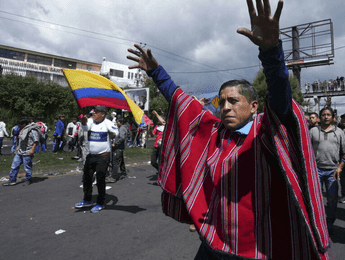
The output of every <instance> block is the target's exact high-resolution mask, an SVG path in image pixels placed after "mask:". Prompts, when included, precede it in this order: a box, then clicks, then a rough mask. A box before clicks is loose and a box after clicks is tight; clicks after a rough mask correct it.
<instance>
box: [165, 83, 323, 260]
mask: <svg viewBox="0 0 345 260" xmlns="http://www.w3.org/2000/svg"><path fill="white" fill-rule="evenodd" d="M293 113H294V125H291V126H288V127H285V126H284V125H282V124H281V123H280V121H279V119H278V118H277V116H276V115H275V114H274V113H273V112H272V111H270V109H269V108H267V106H266V110H265V113H264V114H260V115H259V116H257V118H256V119H255V120H254V123H253V125H252V127H251V130H250V132H249V134H248V135H247V136H246V135H241V134H239V133H236V134H234V135H232V136H231V142H230V143H229V144H228V140H229V138H230V132H229V130H227V129H226V128H224V126H223V124H222V123H221V122H220V120H219V119H218V118H216V117H214V116H213V115H211V113H209V112H207V111H204V110H202V106H201V104H200V103H199V102H198V101H196V100H194V99H193V98H192V97H190V96H188V95H187V94H186V93H184V92H183V91H182V90H180V89H177V90H176V91H175V93H174V95H173V98H172V101H171V104H170V110H169V115H168V122H167V126H166V132H165V135H164V144H163V148H162V158H161V169H160V176H159V182H160V184H161V186H162V188H163V195H162V205H163V211H164V213H165V214H166V215H168V216H170V217H172V218H174V219H176V220H178V221H180V222H188V223H191V222H193V223H194V224H195V226H196V229H197V231H198V233H199V235H200V236H201V239H202V240H204V241H205V242H206V243H207V244H208V245H209V246H210V247H211V248H212V249H213V250H219V251H221V252H225V253H228V254H229V255H232V254H234V255H238V256H241V257H244V258H245V259H246V258H248V259H289V260H291V259H296V260H297V259H298V260H301V259H303V260H305V259H328V254H327V252H326V250H327V248H328V247H329V235H328V232H327V225H326V220H325V219H326V218H325V211H324V204H323V199H322V196H321V190H320V184H319V179H318V174H317V169H316V164H315V158H314V154H313V150H312V147H311V142H310V139H309V132H308V126H307V125H306V123H305V119H304V114H303V112H302V111H301V109H300V107H299V106H298V104H297V103H296V102H295V101H293Z"/></svg>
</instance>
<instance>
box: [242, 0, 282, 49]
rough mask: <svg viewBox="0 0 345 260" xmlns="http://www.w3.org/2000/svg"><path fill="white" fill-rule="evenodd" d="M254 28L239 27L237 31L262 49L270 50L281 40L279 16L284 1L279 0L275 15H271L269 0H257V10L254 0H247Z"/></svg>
mask: <svg viewBox="0 0 345 260" xmlns="http://www.w3.org/2000/svg"><path fill="white" fill-rule="evenodd" d="M247 5H248V11H249V16H250V24H251V28H252V30H249V29H247V28H239V29H237V32H238V33H239V34H242V35H244V36H246V37H248V38H249V39H250V40H251V41H252V42H253V43H254V44H256V45H258V46H259V47H260V49H261V50H262V51H265V50H268V49H270V48H272V47H273V46H275V45H276V44H277V43H278V42H279V18H280V15H281V12H282V9H283V1H282V0H279V2H278V6H277V10H276V12H275V14H274V16H273V17H272V16H271V6H270V2H269V0H263V4H262V0H256V9H257V12H256V11H255V8H254V5H253V1H252V0H247Z"/></svg>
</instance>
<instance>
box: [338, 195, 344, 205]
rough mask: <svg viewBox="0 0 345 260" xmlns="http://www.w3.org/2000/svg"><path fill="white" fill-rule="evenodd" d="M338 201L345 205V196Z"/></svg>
mask: <svg viewBox="0 0 345 260" xmlns="http://www.w3.org/2000/svg"><path fill="white" fill-rule="evenodd" d="M338 201H339V203H343V204H344V203H345V196H343V197H341V198H340V199H339V200H338Z"/></svg>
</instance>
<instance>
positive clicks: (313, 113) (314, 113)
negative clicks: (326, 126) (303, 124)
mask: <svg viewBox="0 0 345 260" xmlns="http://www.w3.org/2000/svg"><path fill="white" fill-rule="evenodd" d="M311 115H316V117H317V118H319V115H318V114H317V113H316V112H312V113H310V114H309V116H311Z"/></svg>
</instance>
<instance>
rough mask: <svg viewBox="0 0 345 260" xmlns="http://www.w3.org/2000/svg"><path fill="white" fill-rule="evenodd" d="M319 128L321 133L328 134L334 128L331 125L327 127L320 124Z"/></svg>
mask: <svg viewBox="0 0 345 260" xmlns="http://www.w3.org/2000/svg"><path fill="white" fill-rule="evenodd" d="M321 128H322V130H323V131H325V132H329V131H331V130H332V129H333V128H334V126H333V125H332V124H329V125H324V124H321Z"/></svg>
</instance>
